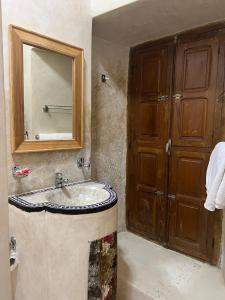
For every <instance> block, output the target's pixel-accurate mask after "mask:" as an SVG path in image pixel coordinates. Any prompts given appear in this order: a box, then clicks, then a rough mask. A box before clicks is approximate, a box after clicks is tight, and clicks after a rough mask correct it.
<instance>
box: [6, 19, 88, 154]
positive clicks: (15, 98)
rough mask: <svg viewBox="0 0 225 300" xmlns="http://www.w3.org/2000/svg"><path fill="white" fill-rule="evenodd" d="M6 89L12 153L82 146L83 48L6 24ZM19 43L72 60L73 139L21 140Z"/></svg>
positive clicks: (20, 63)
mask: <svg viewBox="0 0 225 300" xmlns="http://www.w3.org/2000/svg"><path fill="white" fill-rule="evenodd" d="M9 31H10V46H11V47H10V57H11V62H10V80H11V82H10V89H11V120H12V124H11V139H12V152H13V153H25V152H44V151H57V150H72V149H81V148H82V147H83V53H84V51H83V49H81V48H78V47H75V46H71V45H69V44H65V43H63V42H60V41H57V40H55V39H52V38H49V37H47V36H44V35H40V34H38V33H35V32H31V31H28V30H26V29H23V28H20V27H17V26H14V25H10V26H9ZM23 44H27V45H30V46H35V47H38V48H42V49H46V50H50V51H53V52H56V53H59V54H63V55H66V56H69V57H71V58H72V95H73V99H72V106H73V108H72V120H73V124H72V128H73V139H71V140H49V141H36V140H24V131H25V128H24V86H23V81H24V79H23Z"/></svg>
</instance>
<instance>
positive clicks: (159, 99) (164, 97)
mask: <svg viewBox="0 0 225 300" xmlns="http://www.w3.org/2000/svg"><path fill="white" fill-rule="evenodd" d="M168 99H169V97H168V96H167V95H163V96H158V98H157V100H158V101H166V100H168Z"/></svg>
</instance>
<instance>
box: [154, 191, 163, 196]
mask: <svg viewBox="0 0 225 300" xmlns="http://www.w3.org/2000/svg"><path fill="white" fill-rule="evenodd" d="M155 195H156V196H163V195H164V192H161V191H155Z"/></svg>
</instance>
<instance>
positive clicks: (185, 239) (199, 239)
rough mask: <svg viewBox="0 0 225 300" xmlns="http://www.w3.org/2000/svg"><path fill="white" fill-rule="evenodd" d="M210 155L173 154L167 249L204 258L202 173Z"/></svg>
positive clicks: (181, 151) (205, 255) (205, 226)
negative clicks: (168, 247)
mask: <svg viewBox="0 0 225 300" xmlns="http://www.w3.org/2000/svg"><path fill="white" fill-rule="evenodd" d="M208 158H209V153H201V152H197V151H196V152H194V151H188V150H187V151H185V150H174V149H173V154H172V159H171V165H170V178H171V180H170V185H169V195H168V199H169V203H170V204H169V210H170V226H169V246H170V247H171V248H172V249H177V250H180V251H182V252H184V253H187V254H190V255H194V256H197V257H199V258H202V259H206V258H207V244H206V241H207V212H206V210H205V209H204V206H203V205H204V201H205V196H206V195H205V185H204V183H205V173H206V168H207V163H208Z"/></svg>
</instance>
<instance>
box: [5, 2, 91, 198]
mask: <svg viewBox="0 0 225 300" xmlns="http://www.w3.org/2000/svg"><path fill="white" fill-rule="evenodd" d="M2 18H3V50H4V75H5V92H6V111H7V137H8V180H9V193H10V194H13V193H19V192H22V191H29V190H33V189H37V188H42V187H46V186H51V185H53V182H54V173H55V172H57V171H63V172H64V174H65V176H66V177H68V178H69V179H72V180H82V179H83V178H84V177H89V174H88V173H86V174H83V172H82V171H81V170H79V169H78V168H77V166H76V159H77V158H78V157H79V156H80V155H81V154H82V155H84V156H85V157H86V158H89V156H90V150H91V133H90V128H91V30H92V18H91V3H90V0H68V1H61V0H55V1H51V0H45V1H30V0H17V1H13V0H3V1H2ZM9 24H14V25H17V26H21V27H24V28H26V29H29V30H32V31H35V32H38V33H41V34H44V35H47V36H50V37H52V38H55V39H59V40H61V41H63V42H66V43H70V44H72V45H76V46H79V47H81V48H84V59H85V64H84V65H85V93H84V99H85V105H84V107H85V126H84V128H85V146H84V149H83V150H81V151H61V152H48V153H37V154H19V155H18V154H15V155H11V149H10V114H9V112H10V109H9V99H10V90H9V84H10V83H9V39H8V25H9ZM14 165H24V166H27V167H30V168H31V170H32V173H31V174H30V175H29V177H27V178H24V179H21V180H16V179H14V178H13V176H12V172H11V168H12V167H13V166H14Z"/></svg>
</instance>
